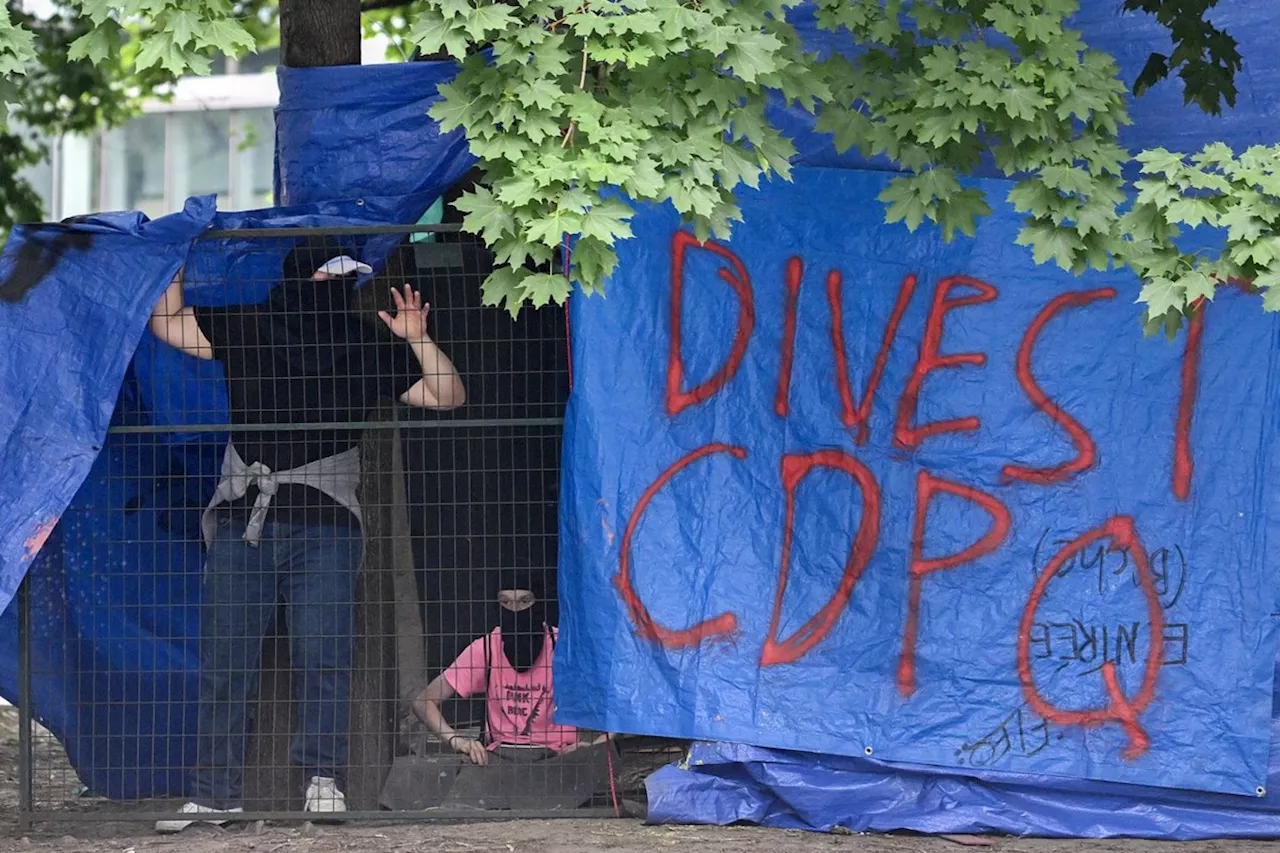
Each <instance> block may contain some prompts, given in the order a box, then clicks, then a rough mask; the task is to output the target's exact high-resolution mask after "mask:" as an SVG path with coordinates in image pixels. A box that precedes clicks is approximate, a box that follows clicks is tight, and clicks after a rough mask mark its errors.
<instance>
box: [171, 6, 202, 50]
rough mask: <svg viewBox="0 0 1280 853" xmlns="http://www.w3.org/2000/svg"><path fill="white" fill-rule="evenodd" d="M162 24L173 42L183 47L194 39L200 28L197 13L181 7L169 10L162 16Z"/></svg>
mask: <svg viewBox="0 0 1280 853" xmlns="http://www.w3.org/2000/svg"><path fill="white" fill-rule="evenodd" d="M164 24H165V29H167V30H168V31H169V34H170V35H171V36H172V37H173V43H174V44H176V45H178V46H179V47H185V46H186V45H188V44H190V43H191V42H193V41H196V35H197V33H199V32H200V30H201V28H202V22H201V20H200V16H199V15H197V14H196V13H194V12H188V11H183V10H181V9H173V10H170V11H169V13H168V14H166V15H165V16H164Z"/></svg>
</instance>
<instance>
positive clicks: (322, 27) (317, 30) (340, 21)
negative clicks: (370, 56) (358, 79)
mask: <svg viewBox="0 0 1280 853" xmlns="http://www.w3.org/2000/svg"><path fill="white" fill-rule="evenodd" d="M360 35H361V31H360V0H280V56H281V60H282V61H283V62H284V64H285V65H287V66H288V67H290V68H320V67H324V66H329V65H359V64H360Z"/></svg>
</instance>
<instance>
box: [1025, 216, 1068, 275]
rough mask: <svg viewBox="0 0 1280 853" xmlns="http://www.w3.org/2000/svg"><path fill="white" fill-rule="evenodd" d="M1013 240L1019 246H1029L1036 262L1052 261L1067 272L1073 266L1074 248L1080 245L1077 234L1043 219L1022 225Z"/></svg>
mask: <svg viewBox="0 0 1280 853" xmlns="http://www.w3.org/2000/svg"><path fill="white" fill-rule="evenodd" d="M1014 242H1015V243H1017V244H1018V245H1019V246H1030V247H1031V256H1032V257H1033V258H1034V259H1035V262H1036V263H1038V264H1043V263H1048V262H1049V261H1053V262H1054V263H1055V264H1057V265H1058V267H1059V268H1061V269H1063V270H1066V271H1067V272H1071V270H1072V269H1073V268H1074V267H1075V263H1076V250H1077V249H1079V248H1080V245H1081V244H1080V237H1079V235H1078V234H1075V233H1073V232H1071V231H1069V230H1066V229H1063V228H1058V227H1056V226H1055V225H1054V224H1053V223H1051V222H1045V221H1044V220H1032V221H1030V222H1028V223H1026V224H1025V225H1023V226H1022V230H1020V231H1019V232H1018V238H1017V239H1016V240H1015V241H1014Z"/></svg>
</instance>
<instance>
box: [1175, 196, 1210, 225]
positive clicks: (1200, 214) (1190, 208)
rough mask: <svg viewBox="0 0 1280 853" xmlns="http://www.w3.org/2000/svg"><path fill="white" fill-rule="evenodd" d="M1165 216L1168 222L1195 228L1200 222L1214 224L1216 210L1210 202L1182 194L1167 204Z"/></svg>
mask: <svg viewBox="0 0 1280 853" xmlns="http://www.w3.org/2000/svg"><path fill="white" fill-rule="evenodd" d="M1165 218H1166V219H1168V220H1169V221H1170V222H1177V223H1181V224H1183V225H1186V226H1187V227H1189V228H1195V227H1197V226H1199V225H1202V224H1208V225H1216V224H1217V223H1218V211H1217V209H1216V208H1214V206H1213V204H1212V203H1210V202H1208V201H1206V200H1204V199H1201V198H1190V197H1185V196H1184V197H1183V198H1180V199H1178V200H1177V201H1175V202H1172V203H1171V204H1170V205H1169V207H1168V209H1167V210H1166V211H1165Z"/></svg>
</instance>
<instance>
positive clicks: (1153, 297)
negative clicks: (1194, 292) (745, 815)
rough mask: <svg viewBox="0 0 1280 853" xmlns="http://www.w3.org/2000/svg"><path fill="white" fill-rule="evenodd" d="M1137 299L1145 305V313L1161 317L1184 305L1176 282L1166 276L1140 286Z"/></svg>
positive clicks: (1179, 309)
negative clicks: (1140, 290) (1140, 289)
mask: <svg viewBox="0 0 1280 853" xmlns="http://www.w3.org/2000/svg"><path fill="white" fill-rule="evenodd" d="M1138 301H1139V302H1144V303H1146V305H1147V315H1148V316H1150V317H1161V316H1163V315H1164V314H1165V313H1166V312H1168V311H1170V310H1173V311H1181V310H1183V308H1185V307H1186V304H1187V303H1186V299H1185V298H1184V296H1183V292H1182V291H1181V290H1179V288H1178V286H1177V284H1176V283H1174V282H1172V281H1170V280H1169V279H1166V278H1156V279H1152V280H1151V281H1148V282H1147V283H1146V284H1144V285H1143V286H1142V292H1141V293H1139V294H1138Z"/></svg>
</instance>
